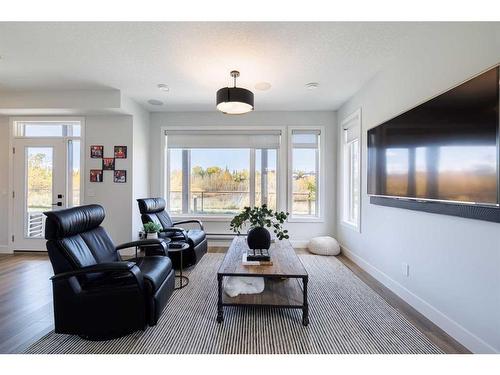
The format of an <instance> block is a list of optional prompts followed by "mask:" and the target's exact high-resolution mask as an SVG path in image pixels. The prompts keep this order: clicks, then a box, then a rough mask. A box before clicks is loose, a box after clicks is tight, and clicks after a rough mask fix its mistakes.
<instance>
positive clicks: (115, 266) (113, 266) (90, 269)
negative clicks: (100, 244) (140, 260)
mask: <svg viewBox="0 0 500 375" xmlns="http://www.w3.org/2000/svg"><path fill="white" fill-rule="evenodd" d="M134 267H136V265H135V263H133V262H109V263H98V264H94V265H92V266H87V267H82V268H79V269H77V270H73V271H67V272H63V273H59V274H57V275H54V276H52V277H51V278H50V279H51V280H61V279H67V278H70V277H73V276H81V275H87V274H89V273H101V272H120V271H123V272H125V271H130V270H131V269H132V268H134Z"/></svg>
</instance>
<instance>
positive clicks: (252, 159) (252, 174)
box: [249, 148, 262, 207]
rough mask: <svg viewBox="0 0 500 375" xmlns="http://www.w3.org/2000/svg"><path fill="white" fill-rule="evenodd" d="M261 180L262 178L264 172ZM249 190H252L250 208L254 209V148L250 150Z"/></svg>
mask: <svg viewBox="0 0 500 375" xmlns="http://www.w3.org/2000/svg"><path fill="white" fill-rule="evenodd" d="M260 178H262V172H261V176H260ZM249 190H250V199H249V203H250V207H254V206H255V149H254V148H252V149H250V181H249ZM261 194H262V192H261Z"/></svg>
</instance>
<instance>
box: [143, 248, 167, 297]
mask: <svg viewBox="0 0 500 375" xmlns="http://www.w3.org/2000/svg"><path fill="white" fill-rule="evenodd" d="M136 263H137V266H138V267H139V268H140V270H141V272H142V275H143V277H144V282H147V283H148V284H149V285H150V287H151V290H152V291H153V293H154V292H156V291H157V290H158V288H159V287H160V286H161V284H163V282H164V281H165V279H166V278H167V276H168V274H169V273H170V271H171V270H172V261H171V260H170V258H169V257H166V256H148V257H143V258H138V259H137V260H136Z"/></svg>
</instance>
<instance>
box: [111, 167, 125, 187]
mask: <svg viewBox="0 0 500 375" xmlns="http://www.w3.org/2000/svg"><path fill="white" fill-rule="evenodd" d="M113 181H114V182H116V183H117V184H124V183H125V182H127V171H125V170H121V169H117V170H115V173H114V179H113Z"/></svg>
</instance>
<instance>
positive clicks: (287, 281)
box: [217, 236, 309, 326]
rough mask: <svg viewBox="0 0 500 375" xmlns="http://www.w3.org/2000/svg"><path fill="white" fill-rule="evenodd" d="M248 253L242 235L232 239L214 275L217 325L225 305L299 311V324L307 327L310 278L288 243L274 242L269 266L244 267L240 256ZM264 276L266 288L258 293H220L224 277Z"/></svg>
mask: <svg viewBox="0 0 500 375" xmlns="http://www.w3.org/2000/svg"><path fill="white" fill-rule="evenodd" d="M247 251H248V245H247V243H246V239H245V237H243V236H237V237H235V238H234V240H233V242H232V243H231V246H230V247H229V250H228V251H227V253H226V255H225V257H224V260H223V261H222V264H221V266H220V267H219V270H218V272H217V283H218V300H217V322H219V323H222V322H223V320H224V306H241V307H245V306H246V307H248V306H265V307H273V308H291V309H301V310H302V324H303V325H305V326H307V325H308V324H309V305H308V302H307V284H308V281H309V275H308V274H307V271H306V269H305V268H304V265H303V264H302V262H301V261H300V259H299V257H298V256H297V254H296V253H295V250H294V249H293V247H292V245H291V244H290V242H289V241H288V240H282V241H276V242H275V243H273V244H272V245H271V248H270V249H269V253H270V255H271V260H272V262H273V264H272V265H271V266H246V265H243V264H242V256H243V253H245V252H247ZM232 276H237V277H263V278H264V282H265V289H264V291H263V292H262V293H259V294H240V295H238V296H236V297H229V296H228V295H227V294H226V293H225V292H224V290H223V283H224V278H225V277H232Z"/></svg>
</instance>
